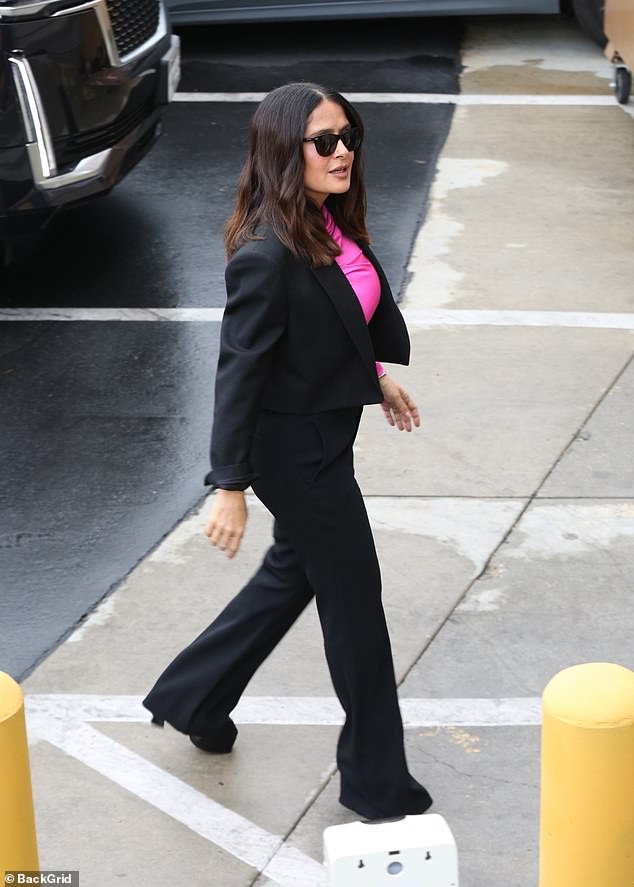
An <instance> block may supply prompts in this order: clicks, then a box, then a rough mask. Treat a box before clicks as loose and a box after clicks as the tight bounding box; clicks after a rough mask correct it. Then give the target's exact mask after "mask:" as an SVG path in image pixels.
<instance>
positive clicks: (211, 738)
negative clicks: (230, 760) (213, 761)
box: [189, 718, 238, 755]
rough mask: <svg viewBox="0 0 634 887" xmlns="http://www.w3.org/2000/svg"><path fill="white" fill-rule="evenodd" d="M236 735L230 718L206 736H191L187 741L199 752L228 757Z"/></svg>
mask: <svg viewBox="0 0 634 887" xmlns="http://www.w3.org/2000/svg"><path fill="white" fill-rule="evenodd" d="M237 735H238V728H237V727H236V725H235V724H234V723H233V721H232V720H231V718H227V720H226V721H225V723H224V724H223V725H222V726H221V727H218V729H217V730H214V731H213V733H210V734H208V735H207V736H191V735H190V737H189V741H190V742H191V743H192V745H195V746H196V748H199V749H200V750H201V751H206V752H211V753H212V754H215V755H228V754H229V752H230V751H231V749H232V748H233V744H234V742H235V741H236V736H237Z"/></svg>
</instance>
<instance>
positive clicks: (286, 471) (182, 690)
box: [144, 408, 430, 818]
mask: <svg viewBox="0 0 634 887" xmlns="http://www.w3.org/2000/svg"><path fill="white" fill-rule="evenodd" d="M360 414H361V411H360V409H357V408H354V409H343V410H333V411H331V412H328V413H319V414H316V415H312V416H295V415H289V414H281V413H268V412H262V414H261V416H260V420H259V423H258V430H257V433H256V439H255V443H254V448H253V453H252V459H253V463H254V466H255V469H256V470H257V471H258V472H259V478H258V480H257V481H255V482H254V483H253V490H254V492H255V493H256V495H257V496H258V498H259V499H261V501H262V502H263V503H264V504H265V505H266V506H267V508H268V509H269V510H270V511H271V512H272V513H273V515H274V516H275V519H276V520H275V527H274V536H275V542H274V544H273V545H272V546H271V548H270V549H269V551H268V552H267V554H266V556H265V558H264V561H263V563H262V566H261V567H260V568H259V570H258V571H257V573H256V574H255V575H254V576H253V578H252V579H251V580H250V582H249V583H248V584H247V585H246V586H245V587H244V588H243V589H242V591H241V592H240V593H239V594H238V595H237V596H236V597H235V598H234V599H233V600H232V601H231V602H230V603H229V604H228V605H227V607H225V609H224V610H223V611H222V612H221V613H220V615H219V616H218V617H217V618H216V619H215V621H214V622H213V623H212V624H211V625H210V626H209V627H208V628H207V629H206V630H205V631H204V632H203V633H202V634H201V635H200V636H199V637H198V638H197V639H196V640H195V641H193V643H192V644H190V646H189V647H187V648H186V649H185V650H183V652H182V653H180V654H179V655H178V656H177V657H176V659H175V660H174V661H173V662H172V663H171V665H169V666H168V668H167V669H166V670H165V672H164V673H163V675H161V677H160V678H159V680H158V681H157V683H156V685H155V687H154V688H153V689H152V691H151V692H150V693H149V695H148V697H147V698H146V700H145V701H144V704H145V705H146V706H147V708H149V709H150V711H152V712H153V714H154V716H155V717H156V718H157V719H159V720H166V721H168V722H169V723H170V724H172V726H174V727H176V728H177V729H178V730H181V731H183V732H184V733H191V734H194V735H203V736H204V735H205V734H207V735H209V734H211V733H212V732H213V730H214V728H217V727H218V726H219V725H220V724H222V722H223V721H224V720H225V719H226V717H227V715H228V714H229V713H230V712H231V710H232V709H233V708H234V707H235V706H236V704H237V702H238V700H239V698H240V696H241V694H242V692H243V691H244V688H245V687H246V685H247V683H248V681H249V680H250V678H251V677H252V675H253V674H254V672H255V671H256V669H257V668H258V666H259V665H260V664H261V663H262V662H263V661H264V659H265V658H266V657H267V656H268V655H269V653H270V652H271V651H272V650H273V648H274V647H275V645H276V644H277V643H278V642H279V641H280V640H281V638H282V637H283V636H284V634H285V633H286V632H287V631H288V629H289V628H290V627H291V625H292V624H293V623H294V622H295V620H296V619H297V617H298V616H299V615H300V613H301V612H302V610H303V609H304V608H305V607H306V605H307V604H308V602H309V601H310V600H311V598H312V596H313V594H315V596H316V603H317V610H318V613H319V619H320V621H321V626H322V630H323V635H324V645H325V652H326V658H327V661H328V667H329V669H330V675H331V677H332V682H333V685H334V687H335V691H336V693H337V696H338V697H339V700H340V702H341V705H342V706H343V709H344V711H345V713H346V721H345V725H344V727H343V729H342V731H341V734H340V737H339V743H338V747H337V764H338V767H339V771H340V773H341V802H342V803H343V804H345V805H346V806H348V807H351V808H352V809H353V810H356V811H357V812H358V813H360V814H361V815H363V816H367V817H369V818H376V817H382V816H396V815H400V814H403V813H416V812H422V811H423V810H425V809H426V808H427V807H428V806H429V803H430V799H429V796H428V794H427V792H426V791H425V789H423V788H422V786H420V785H418V783H416V782H415V781H414V780H413V779H412V777H411V776H410V775H409V773H408V770H407V764H406V761H405V752H404V747H403V725H402V721H401V715H400V710H399V707H398V698H397V692H396V682H395V678H394V666H393V663H392V651H391V647H390V640H389V636H388V632H387V626H386V623H385V615H384V612H383V606H382V603H381V576H380V571H379V565H378V561H377V557H376V551H375V547H374V540H373V538H372V532H371V529H370V525H369V521H368V517H367V514H366V510H365V505H364V503H363V498H362V496H361V492H360V490H359V487H358V485H357V483H356V480H355V478H354V469H353V463H352V444H353V442H354V438H355V436H356V432H357V428H358V424H359V419H360Z"/></svg>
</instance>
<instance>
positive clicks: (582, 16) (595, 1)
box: [572, 0, 608, 48]
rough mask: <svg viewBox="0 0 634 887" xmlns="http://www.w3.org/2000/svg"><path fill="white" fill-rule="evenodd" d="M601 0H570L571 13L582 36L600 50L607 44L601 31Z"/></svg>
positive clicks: (603, 6)
mask: <svg viewBox="0 0 634 887" xmlns="http://www.w3.org/2000/svg"><path fill="white" fill-rule="evenodd" d="M604 9H605V3H602V2H601V0H572V11H573V12H574V14H575V18H576V19H577V22H578V23H579V27H580V28H581V30H582V31H583V33H584V34H587V36H588V37H590V39H591V40H594V42H595V43H597V44H598V45H599V46H600V47H601V48H603V47H604V46H605V44H606V43H607V42H608V38H607V37H606V36H605V32H604V30H603V10H604Z"/></svg>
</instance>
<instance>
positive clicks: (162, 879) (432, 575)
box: [25, 19, 634, 887]
mask: <svg viewBox="0 0 634 887" xmlns="http://www.w3.org/2000/svg"><path fill="white" fill-rule="evenodd" d="M464 62H465V66H466V68H465V73H464V76H463V91H464V92H465V93H470V94H473V95H480V94H487V93H488V94H496V93H504V92H512V93H515V94H518V95H519V94H522V95H532V96H539V95H543V96H552V95H578V96H591V95H594V96H596V95H599V96H606V97H609V96H610V95H611V92H610V89H609V85H608V80H609V77H610V76H611V71H610V68H609V66H608V65H607V63H606V62H605V60H603V57H602V56H601V53H600V51H599V50H598V49H596V48H595V47H593V46H592V45H591V44H589V43H588V42H586V41H585V39H584V38H583V37H582V36H580V35H579V34H578V32H577V31H576V29H575V28H574V26H573V25H572V24H567V23H565V22H560V21H556V20H553V21H551V20H537V21H533V20H528V19H524V20H522V21H520V22H518V23H516V24H509V22H508V20H504V21H499V19H492V20H491V21H488V22H487V21H478V22H474V23H473V26H472V27H471V30H470V34H469V39H468V45H467V51H466V54H465V59H464ZM633 133H634V122H633V121H632V119H631V117H629V116H628V115H627V114H624V113H623V111H622V110H621V109H620V108H619V107H618V106H617V105H616V102H615V103H614V106H607V107H597V106H592V105H586V104H583V103H581V104H580V105H578V106H562V107H554V108H553V107H551V106H541V105H539V104H531V105H530V106H526V105H521V104H518V105H516V106H511V107H501V106H495V105H491V104H486V103H483V104H476V105H473V106H469V107H461V108H459V109H458V110H457V112H456V117H455V121H454V124H453V128H452V131H451V134H450V137H449V139H448V142H447V144H446V146H445V149H444V152H443V155H442V158H441V161H440V164H439V169H438V175H437V179H436V185H435V189H434V193H433V203H432V207H431V211H430V213H429V216H428V219H427V222H426V224H425V226H424V227H423V229H422V231H421V232H420V235H419V238H418V240H417V243H416V245H415V249H414V253H413V256H412V262H411V267H410V271H411V280H410V284H409V287H408V290H407V293H406V298H405V302H404V307H405V310H406V313H407V315H408V318H409V320H410V328H411V333H412V340H413V348H414V359H413V363H412V366H411V367H410V368H408V369H407V370H395V375H397V377H398V378H399V379H401V380H402V381H403V383H404V384H405V385H406V386H407V387H408V388H409V389H410V390H411V392H412V394H413V395H414V397H415V399H416V400H417V401H418V403H419V404H420V406H421V409H422V412H423V417H424V428H423V429H421V430H420V432H419V433H417V434H411V435H399V434H398V433H396V432H395V431H394V430H392V429H390V428H388V426H387V425H386V424H385V423H384V420H383V418H382V415H381V413H380V410H379V409H378V408H371V409H367V410H366V413H365V416H364V420H363V423H362V428H361V432H360V435H359V439H358V445H357V450H356V458H357V466H358V476H359V480H360V484H361V487H362V489H363V490H364V493H365V494H366V497H367V505H368V511H369V514H370V517H371V521H372V524H373V527H374V530H375V535H376V541H377V546H378V549H379V555H380V558H381V563H382V568H383V577H384V586H385V594H384V599H385V605H386V610H387V613H388V619H389V623H390V630H391V634H392V638H393V643H394V652H395V661H396V668H397V674H398V678H399V681H400V682H401V684H400V692H401V697H402V699H403V709H404V716H405V721H406V726H407V730H406V741H407V751H408V756H409V761H410V765H411V769H412V771H413V772H414V773H415V774H416V775H417V776H418V777H419V778H420V779H421V780H422V781H423V782H424V783H425V785H426V786H427V787H428V788H429V789H430V791H431V793H432V795H433V796H434V798H435V805H434V808H433V811H434V812H438V813H441V814H442V815H443V816H445V818H446V819H447V820H448V822H449V824H450V826H451V828H452V830H453V832H454V834H455V837H456V840H457V843H458V849H459V858H460V867H461V881H460V883H461V885H462V887H489V885H491V884H492V883H494V882H495V883H497V884H504V885H506V887H527V885H531V884H536V883H537V854H538V812H539V811H538V800H539V799H538V791H539V729H538V724H539V697H540V695H541V692H542V690H543V688H544V685H545V684H546V683H547V682H548V680H549V679H550V678H551V677H552V676H553V675H554V674H555V673H556V672H557V671H559V670H560V669H562V668H564V667H566V666H569V665H572V664H575V663H578V662H584V661H592V660H607V661H613V662H618V663H620V664H622V665H625V666H628V667H630V668H634V652H633V650H632V634H633V628H634V625H633V619H632V615H631V613H632V608H631V591H632V578H631V577H632V569H633V567H634V462H633V460H632V456H631V453H632V444H631V441H632V439H633V437H634V408H633V407H632V403H633V395H634V390H633V389H634V365H633V363H632V356H633V354H634V335H633V332H632V326H633V325H634V324H628V320H627V318H628V317H630V318H632V319H634V315H633V314H632V312H633V310H634V290H633V289H632V270H633V262H632V249H631V247H632V236H631V235H632V231H633V230H634V203H633V201H632V193H634V190H633V189H634V167H633V165H632V150H633V147H634V145H633ZM379 252H380V245H379ZM470 309H471V310H474V311H475V312H500V311H506V312H511V313H510V314H506V315H504V316H502V315H496V314H488V313H487V314H481V315H477V314H476V315H475V319H474V316H471V315H470V317H471V319H470V320H469V321H468V324H467V322H466V321H465V317H466V315H464V314H461V313H460V311H467V310H470ZM439 310H443V311H445V312H447V313H446V314H445V315H444V317H445V322H444V324H442V325H437V323H438V315H437V313H436V314H435V312H438V311H439ZM513 312H515V313H513ZM551 312H554V313H551ZM556 312H565V313H567V314H568V316H569V318H572V319H573V321H572V322H573V325H566V324H565V321H564V320H562V317H561V316H560V315H559V314H558V313H556ZM571 312H574V317H573V314H571ZM599 315H600V316H599ZM478 316H479V317H480V321H478ZM623 316H625V320H623ZM434 318H436V319H434ZM496 318H497V319H496ZM496 324H500V325H496ZM205 511H206V508H203V509H202V511H201V512H200V513H196V514H194V515H192V516H191V517H189V518H188V519H187V520H185V521H184V522H183V523H182V524H181V525H180V526H179V527H178V528H177V529H176V530H175V532H174V533H173V534H172V535H171V536H170V537H169V538H167V539H165V540H164V541H163V542H162V544H161V545H160V546H159V547H158V548H157V549H156V550H155V551H154V552H153V553H152V554H151V555H150V556H149V557H148V558H147V559H146V560H145V561H144V562H143V563H142V564H141V565H140V566H139V567H138V568H137V569H136V570H135V571H134V573H133V574H132V575H131V576H130V577H129V579H128V580H127V581H126V582H125V583H124V584H123V585H122V586H121V587H120V588H119V589H118V590H117V591H116V592H115V593H114V594H113V595H112V596H111V597H109V598H108V599H107V600H106V601H105V602H104V603H103V604H102V605H101V606H100V607H99V608H98V609H97V610H96V611H95V613H93V615H92V616H90V617H89V618H88V619H87V620H86V621H85V623H84V624H83V625H82V626H81V627H80V628H79V629H78V630H77V631H76V632H75V634H74V635H72V636H71V637H70V638H69V640H68V641H67V642H66V643H65V644H64V645H63V646H61V647H60V648H59V649H58V650H57V651H56V652H55V653H54V654H53V655H52V656H50V657H49V658H48V659H47V660H46V662H45V663H44V664H43V665H42V666H41V667H40V668H39V669H37V671H36V672H35V673H34V674H33V675H32V676H31V677H30V678H29V680H28V681H27V682H26V684H25V691H26V692H27V694H28V715H29V729H30V733H31V740H32V750H31V755H32V765H33V782H34V791H35V797H36V808H37V819H38V830H39V845H40V852H41V863H42V867H43V868H47V869H64V868H72V869H79V871H80V876H81V883H82V885H83V887H114V885H120V884H125V883H128V884H135V885H150V884H151V885H153V887H167V885H174V884H187V885H192V887H246V885H258V887H263V885H266V884H271V885H272V884H276V885H282V887H311V885H314V887H317V885H322V887H323V885H325V876H324V874H323V871H322V869H321V867H320V862H321V840H322V831H323V829H324V828H325V827H326V826H327V825H332V824H336V823H341V822H346V821H351V820H352V819H354V815H353V814H349V813H348V812H347V811H346V810H344V808H342V807H340V806H339V804H338V803H337V788H338V780H337V777H336V774H335V771H334V751H335V742H336V736H337V732H338V723H339V721H340V713H339V710H338V706H337V704H336V700H334V699H333V691H332V687H331V684H330V680H329V677H328V673H327V670H326V666H325V661H324V657H323V652H322V646H321V636H320V631H319V626H318V623H317V619H316V615H315V611H314V608H312V607H311V608H309V610H308V611H307V612H306V613H305V614H304V615H303V616H302V618H301V619H300V620H299V622H298V624H297V625H296V626H295V627H294V628H293V630H292V631H291V632H290V633H289V635H288V636H287V637H286V638H285V640H284V641H283V642H282V644H281V645H280V646H279V648H278V649H277V650H276V651H275V653H274V654H273V655H272V656H271V657H270V659H269V660H268V661H267V662H266V663H265V665H264V666H263V668H262V669H261V670H260V672H259V673H258V674H257V676H256V677H255V678H254V680H253V681H252V683H251V684H250V686H249V689H248V697H247V698H246V699H245V700H244V701H243V703H241V706H240V708H239V710H238V712H237V717H236V720H237V721H238V723H239V725H240V736H239V739H238V742H237V744H236V748H235V751H234V753H233V754H232V755H230V756H227V757H214V756H208V755H205V754H203V753H201V752H199V751H197V750H196V749H195V748H193V747H192V746H191V745H190V744H189V743H188V742H187V741H186V739H184V737H182V736H181V735H179V734H177V733H176V732H174V731H172V730H170V729H169V728H166V729H165V730H163V731H161V730H158V729H156V728H154V727H152V726H151V725H150V724H149V723H148V721H147V714H146V713H145V712H144V710H143V709H142V708H141V706H140V699H141V698H142V696H143V695H144V694H145V693H146V691H147V689H148V688H149V687H150V686H151V684H152V683H153V681H154V679H155V677H156V675H157V674H158V673H159V672H160V671H161V670H162V668H163V667H164V666H165V664H166V663H167V662H168V661H169V660H170V659H171V657H172V656H173V655H174V654H175V653H176V652H177V651H178V650H179V649H180V648H182V646H184V645H185V644H186V643H188V642H189V641H190V640H191V639H192V638H193V637H194V636H195V635H196V634H197V633H198V632H199V631H200V630H201V629H202V628H203V627H204V626H205V625H206V624H207V623H208V622H209V621H211V619H212V618H213V616H214V614H215V613H216V612H217V611H218V610H219V608H220V607H221V606H222V605H223V604H224V603H225V602H226V601H227V600H228V599H229V598H230V597H231V596H232V595H233V594H234V593H235V591H236V590H237V589H238V588H239V587H240V584H241V583H242V582H243V581H244V580H246V579H247V578H248V577H249V575H250V574H251V573H252V571H253V570H254V569H255V568H256V566H257V565H258V563H259V561H260V558H261V556H262V553H263V551H264V550H265V548H266V547H267V545H268V542H269V538H270V526H271V519H270V516H269V515H268V514H267V513H266V512H265V510H264V509H263V508H262V507H261V506H260V505H259V504H258V503H257V502H256V501H255V500H251V502H250V522H249V528H248V536H247V539H246V542H245V545H244V550H243V551H242V553H241V555H240V556H239V558H238V559H237V560H236V561H234V562H231V563H227V562H226V561H225V559H224V558H222V557H221V556H219V555H217V554H216V553H215V552H212V551H210V550H209V545H208V543H207V540H206V539H205V538H204V536H203V533H202V527H203V525H204V520H205Z"/></svg>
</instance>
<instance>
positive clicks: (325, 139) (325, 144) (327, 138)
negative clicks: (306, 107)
mask: <svg viewBox="0 0 634 887" xmlns="http://www.w3.org/2000/svg"><path fill="white" fill-rule="evenodd" d="M304 141H305V142H313V144H314V145H315V150H316V151H317V153H318V154H319V156H320V157H330V155H331V154H334V153H335V149H336V148H337V145H338V144H339V141H342V142H343V145H344V147H345V149H346V151H356V150H357V148H358V147H359V145H360V144H361V133H360V132H359V130H358V129H357V127H356V126H351V127H350V129H344V131H343V132H323V133H322V134H321V135H319V136H311V137H310V138H309V139H304Z"/></svg>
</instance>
